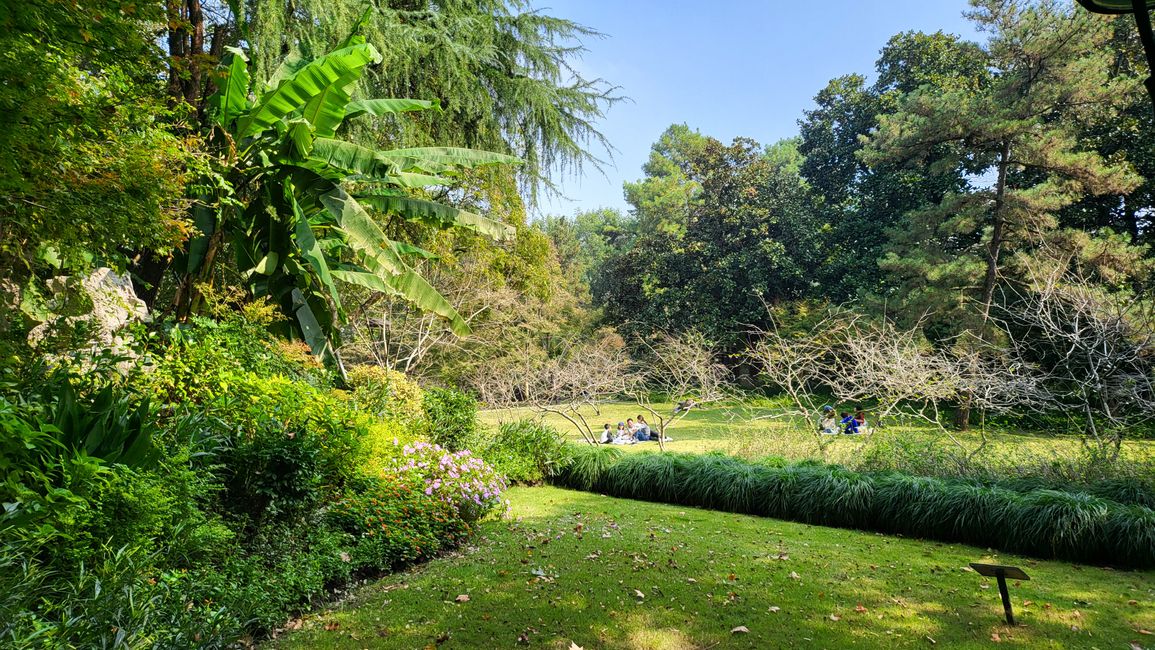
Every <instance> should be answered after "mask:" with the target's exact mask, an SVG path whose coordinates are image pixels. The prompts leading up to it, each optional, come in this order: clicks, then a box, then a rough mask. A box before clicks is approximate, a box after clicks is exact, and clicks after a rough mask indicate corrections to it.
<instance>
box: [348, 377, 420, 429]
mask: <svg viewBox="0 0 1155 650" xmlns="http://www.w3.org/2000/svg"><path fill="white" fill-rule="evenodd" d="M347 377H348V380H347V381H348V385H349V388H351V389H353V402H354V403H355V404H356V407H357V408H358V409H360V410H362V411H365V412H366V413H372V414H374V415H376V416H378V417H381V418H387V419H390V420H395V421H397V422H399V423H401V424H402V425H403V426H405V427H409V428H412V427H417V426H420V423H421V420H422V418H423V417H424V416H425V410H424V406H423V405H424V401H423V400H424V393H423V392H422V390H421V387H420V386H418V385H417V382H415V381H413V380H412V379H409V378H408V377H406V376H405V374H404V373H401V372H397V371H396V370H390V369H388V368H383V367H381V366H368V365H360V366H353V367H352V368H350V369H349V371H348V373H347Z"/></svg>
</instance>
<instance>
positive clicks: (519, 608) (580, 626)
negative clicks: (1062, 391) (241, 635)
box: [271, 488, 1155, 650]
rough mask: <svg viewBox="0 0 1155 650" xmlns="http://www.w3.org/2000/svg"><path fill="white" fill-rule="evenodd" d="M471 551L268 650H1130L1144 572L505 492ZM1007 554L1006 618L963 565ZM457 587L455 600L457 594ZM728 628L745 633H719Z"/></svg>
mask: <svg viewBox="0 0 1155 650" xmlns="http://www.w3.org/2000/svg"><path fill="white" fill-rule="evenodd" d="M508 496H509V499H510V501H511V504H512V505H511V510H510V515H509V519H507V520H504V521H490V522H487V523H485V524H484V525H483V526H482V533H481V535H480V537H479V538H478V539H477V541H476V543H475V545H474V546H472V547H470V548H468V549H466V550H464V551H463V552H461V553H458V554H456V555H453V556H450V557H445V558H441V559H438V560H435V561H433V562H430V563H429V564H426V565H423V566H420V567H417V568H415V569H413V570H411V571H408V572H404V573H399V574H396V575H393V576H390V577H388V578H386V579H385V580H383V581H381V582H378V583H375V584H372V585H369V586H366V587H365V588H363V589H362V590H361V591H360V592H358V593H356V594H355V595H354V596H353V597H352V598H351V599H350V600H349V601H347V602H346V603H344V604H343V605H342V606H339V607H337V608H335V609H332V610H327V611H323V612H320V613H318V614H315V615H310V616H308V617H306V618H305V619H304V620H303V621H300V622H297V623H295V625H300V627H301V629H300V630H298V631H295V632H291V633H288V634H286V635H285V636H282V637H281V638H280V639H278V640H276V641H273V642H272V643H271V645H272V646H273V647H275V648H426V647H436V648H445V649H450V648H494V649H496V648H513V647H530V648H551V649H553V648H557V649H561V650H568V649H569V648H571V645H570V644H571V643H572V644H576V645H577V646H578V647H581V648H585V649H587V650H590V649H593V648H629V649H639V650H641V649H655V650H680V649H689V648H840V647H848V646H850V647H861V648H876V647H899V648H927V647H932V646H938V647H945V648H990V647H992V646H993V645H994V644H995V643H996V642H997V643H998V644H999V645H998V646H995V647H1018V648H1104V649H1106V648H1134V647H1140V648H1142V647H1150V646H1153V645H1155V643H1153V642H1155V636H1151V635H1150V632H1149V631H1155V572H1121V571H1113V570H1110V569H1105V568H1098V567H1089V566H1073V565H1071V564H1067V563H1061V562H1047V561H1036V560H1031V559H1025V558H1021V557H1015V556H1010V555H1001V554H992V553H990V552H988V551H986V550H981V549H976V548H970V547H966V546H960V545H951V544H939V543H933V542H922V541H918V540H911V539H903V538H897V537H888V536H882V535H877V534H873V533H864V532H857V531H848V530H838V529H830V528H822V527H815V526H807V525H800V524H792V523H786V522H781V521H776V520H772V519H764V518H758V517H748V516H742V515H733V514H726V513H717V512H710V511H704V510H697V509H693V508H683V507H676V506H666V505H657V504H651V503H642V502H636V501H628V500H621V499H613V498H609V497H605V496H600V495H596V494H589V493H582V492H571V491H566V490H560V489H556V488H515V489H513V490H511V491H510V492H509V494H508ZM972 561H987V562H997V563H1005V564H1013V565H1018V566H1021V567H1023V568H1024V569H1025V570H1026V571H1027V573H1028V574H1029V575H1030V576H1031V578H1032V579H1031V580H1030V581H1029V582H1022V583H1019V582H1014V583H1012V584H1011V586H1010V589H1011V597H1012V600H1013V603H1014V607H1015V612H1016V616H1017V618H1018V619H1019V623H1020V625H1018V626H1015V627H1010V626H1008V625H1006V623H1005V622H1004V621H1003V620H1002V606H1001V604H1000V600H999V594H998V588H997V586H996V585H995V583H994V581H993V580H989V579H986V578H982V577H981V576H979V575H977V574H975V573H974V572H972V571H969V570H966V569H965V568H964V567H966V566H967V564H968V563H969V562H972ZM464 597H467V598H464ZM740 626H741V627H744V628H746V629H747V630H748V632H741V631H739V632H733V631H732V630H734V629H735V628H739V627H740Z"/></svg>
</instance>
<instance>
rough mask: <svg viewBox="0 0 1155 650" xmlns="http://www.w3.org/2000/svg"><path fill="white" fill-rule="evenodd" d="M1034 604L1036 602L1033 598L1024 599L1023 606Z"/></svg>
mask: <svg viewBox="0 0 1155 650" xmlns="http://www.w3.org/2000/svg"><path fill="white" fill-rule="evenodd" d="M1034 604H1035V603H1034V601H1031V600H1024V601H1023V607H1030V606H1031V605H1034Z"/></svg>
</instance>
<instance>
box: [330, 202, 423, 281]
mask: <svg viewBox="0 0 1155 650" xmlns="http://www.w3.org/2000/svg"><path fill="white" fill-rule="evenodd" d="M321 204H322V205H324V206H325V209H326V210H328V211H329V213H330V214H332V215H333V216H334V217H335V218H336V219H337V225H338V227H340V229H341V232H342V233H344V235H345V237H346V238H347V239H348V241H349V246H350V247H351V248H352V249H353V250H354V251H355V252H357V253H358V254H360V255H361V257H362V260H372V261H373V262H374V264H375V266H376V267H378V268H380V269H382V271H383V273H386V274H398V273H402V272H404V271H408V270H409V267H408V266H406V264H405V262H404V261H402V260H401V258H400V257H399V256H398V255H397V252H396V251H395V250H393V246H392V242H391V241H390V240H389V238H388V237H386V236H385V233H384V231H382V230H381V227H380V226H378V225H377V222H375V221H373V217H371V216H369V213H368V212H366V211H365V208H363V207H362V206H361V204H360V203H358V202H357V200H356V199H354V198H353V197H351V196H349V194H348V193H346V192H345V190H343V189H341V188H340V187H334V188H333V189H332V190H330V191H329V192H327V193H325V194H324V195H322V196H321Z"/></svg>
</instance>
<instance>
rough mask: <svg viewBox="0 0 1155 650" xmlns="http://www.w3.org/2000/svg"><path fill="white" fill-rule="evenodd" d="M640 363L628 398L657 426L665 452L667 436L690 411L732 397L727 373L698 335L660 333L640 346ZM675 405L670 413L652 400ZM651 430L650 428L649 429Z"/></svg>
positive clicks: (703, 339) (710, 347)
mask: <svg viewBox="0 0 1155 650" xmlns="http://www.w3.org/2000/svg"><path fill="white" fill-rule="evenodd" d="M640 347H641V349H642V350H643V361H642V364H641V365H640V366H639V367H638V369H637V372H636V376H637V377H638V381H635V382H633V383H632V384H631V389H632V390H631V391H630V392H629V394H630V395H631V396H632V397H633V398H634V402H635V403H637V405H638V407H639V408H641V409H642V410H643V411H645V412H646V413H648V414H649V415H650V418H652V419H653V424H656V430H655V431H652V433H656V435H657V438H658V445H659V447H660V448H661V449H662V451H665V449H666V437H667V436H666V433H667V432H668V431H669V430H670V428H671V427H673V426H675V425H676V424H677V423H678V422H680V421H681V420H682V419H683V418H685V417H686V415H688V414H689V413H690V411H692V410H694V409H697V408H701V407H702V406H704V405H706V404H710V403H712V402H718V401H720V400H724V399H726V398H728V397H730V396H731V391H730V387H731V384H730V381H729V379H730V371H729V369H727V368H726V366H724V365H722V364H720V363H718V361H717V352H716V351H715V349H714V348H713V346H711V345H710V343H709V341H707V340H706V339H705V337H703V336H702V335H701V334H699V333H698V332H693V331H690V332H684V333H680V334H669V333H665V332H662V333H659V334H656V335H655V336H654V337H653V338H651V339H645V340H642V341H641V342H640ZM655 394H658V395H661V396H662V397H663V398H664V399H668V400H669V401H670V402H672V403H674V404H675V407H674V409H673V410H672V412H666V411H664V410H660V409H658V408H656V407H655V405H654V401H653V396H654V395H655ZM652 428H653V427H652Z"/></svg>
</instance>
